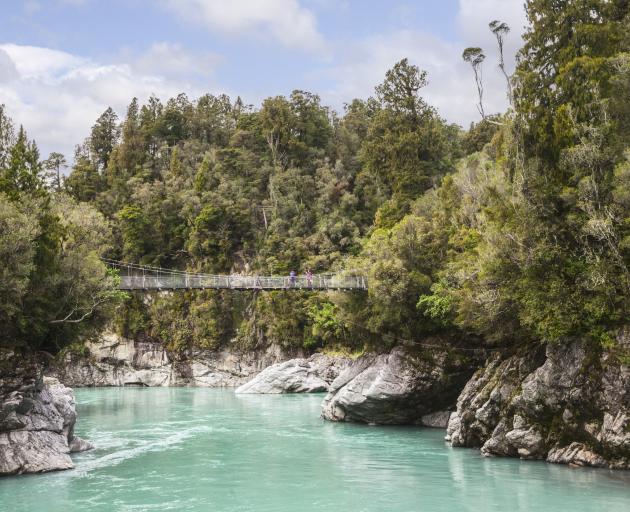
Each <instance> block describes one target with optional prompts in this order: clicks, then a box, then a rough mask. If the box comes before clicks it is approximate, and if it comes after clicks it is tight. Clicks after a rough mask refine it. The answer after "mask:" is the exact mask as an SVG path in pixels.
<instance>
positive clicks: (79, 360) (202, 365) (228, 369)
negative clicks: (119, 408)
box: [50, 332, 290, 387]
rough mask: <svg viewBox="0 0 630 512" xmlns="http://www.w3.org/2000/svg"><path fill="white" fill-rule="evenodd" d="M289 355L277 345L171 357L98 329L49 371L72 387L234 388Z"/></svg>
mask: <svg viewBox="0 0 630 512" xmlns="http://www.w3.org/2000/svg"><path fill="white" fill-rule="evenodd" d="M289 358H290V355H289V354H287V353H285V352H284V351H283V350H281V349H280V348H279V347H277V346H274V345H272V346H270V347H268V348H267V349H265V350H258V351H252V352H245V353H236V352H231V351H229V350H219V351H211V350H195V351H193V352H191V353H188V354H182V355H181V356H180V357H179V358H178V360H173V359H171V357H170V356H169V354H168V352H167V351H166V349H165V348H164V346H163V345H161V344H160V343H154V342H150V341H134V340H129V339H126V338H123V337H121V336H118V335H116V334H114V333H112V332H104V333H102V334H101V336H100V338H99V339H98V340H96V341H93V342H88V343H86V345H85V351H84V352H82V353H67V354H66V355H65V356H64V358H63V359H62V360H61V361H60V362H59V363H58V364H57V365H56V367H55V368H53V369H52V370H51V372H50V375H52V376H54V377H57V378H58V379H59V380H60V381H61V382H63V383H64V384H67V385H68V386H72V387H83V386H200V387H237V386H240V385H242V384H244V383H245V382H247V381H249V380H250V379H251V378H252V377H254V376H255V375H257V374H258V373H259V372H260V371H261V370H263V369H264V368H266V367H267V366H269V365H272V364H275V363H278V362H281V361H286V360H287V359H289Z"/></svg>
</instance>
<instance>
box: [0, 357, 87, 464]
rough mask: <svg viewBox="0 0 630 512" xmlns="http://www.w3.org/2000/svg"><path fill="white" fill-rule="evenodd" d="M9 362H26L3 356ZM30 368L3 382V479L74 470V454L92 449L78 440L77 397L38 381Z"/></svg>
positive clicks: (51, 383) (49, 381)
mask: <svg viewBox="0 0 630 512" xmlns="http://www.w3.org/2000/svg"><path fill="white" fill-rule="evenodd" d="M0 359H2V360H3V362H7V361H13V364H14V365H15V366H18V365H20V364H21V363H22V362H23V361H24V360H23V358H21V357H20V358H18V357H17V356H16V355H15V354H12V353H10V352H8V351H3V352H2V354H0ZM27 366H31V365H30V363H28V364H27V365H26V366H25V367H22V368H21V369H20V370H21V371H22V372H23V374H24V375H23V378H22V379H21V381H20V379H17V378H15V377H16V376H17V374H18V373H20V371H14V372H13V375H9V376H8V377H7V378H0V475H7V474H9V475H12V474H21V473H39V472H44V471H54V470H60V469H70V468H72V467H73V464H72V460H71V459H70V453H71V452H75V451H84V450H89V449H90V448H92V445H91V444H90V443H88V442H87V441H84V440H82V439H80V438H79V437H77V436H75V435H74V424H75V422H76V418H77V416H76V412H75V401H74V394H73V393H72V390H71V389H70V388H67V387H66V386H64V385H62V384H60V383H59V381H58V380H57V379H52V378H47V377H45V378H43V379H41V380H40V379H38V378H36V377H33V376H32V375H33V373H32V371H33V370H38V371H39V372H40V373H41V368H38V367H37V366H36V365H35V366H34V367H32V368H31V367H27Z"/></svg>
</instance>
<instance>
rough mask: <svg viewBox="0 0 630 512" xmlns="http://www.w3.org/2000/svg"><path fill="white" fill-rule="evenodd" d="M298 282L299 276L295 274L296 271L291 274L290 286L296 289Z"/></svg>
mask: <svg viewBox="0 0 630 512" xmlns="http://www.w3.org/2000/svg"><path fill="white" fill-rule="evenodd" d="M296 280H297V274H296V273H295V270H292V271H291V272H289V284H290V285H291V286H292V287H293V288H295V284H296Z"/></svg>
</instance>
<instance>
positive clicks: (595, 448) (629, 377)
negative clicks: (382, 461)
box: [446, 331, 630, 469]
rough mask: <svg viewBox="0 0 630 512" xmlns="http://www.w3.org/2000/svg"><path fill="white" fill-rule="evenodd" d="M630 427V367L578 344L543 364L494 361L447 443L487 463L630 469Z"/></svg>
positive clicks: (530, 358) (560, 348)
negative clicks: (477, 453)
mask: <svg viewBox="0 0 630 512" xmlns="http://www.w3.org/2000/svg"><path fill="white" fill-rule="evenodd" d="M624 336H625V337H626V338H628V332H627V331H624V333H622V334H621V335H620V340H619V343H620V344H622V343H624V342H625V341H623V337H624ZM626 341H628V340H626ZM629 427H630V371H629V369H628V367H627V366H625V365H623V364H621V363H620V362H619V359H618V358H617V357H616V356H615V354H614V353H613V352H609V351H605V350H604V351H602V352H601V353H598V352H594V350H593V348H592V347H590V346H589V345H587V344H584V343H581V342H572V343H567V344H565V345H549V346H547V347H546V350H545V353H544V354H543V355H542V357H540V356H537V355H535V354H534V355H532V354H525V355H514V356H510V357H501V356H500V355H499V354H495V355H493V356H492V357H491V358H490V359H489V360H488V361H487V363H486V366H485V368H482V369H481V370H479V371H478V372H476V373H475V375H474V376H473V378H472V379H470V381H469V382H468V383H467V384H466V386H465V387H464V390H463V391H462V392H461V394H460V396H459V398H458V400H457V411H456V413H454V414H453V415H452V416H451V418H450V420H449V425H448V427H447V436H446V440H447V441H448V442H449V443H450V444H451V445H452V446H469V447H481V452H482V454H483V455H486V456H490V455H496V456H518V457H522V458H535V459H547V460H548V461H549V462H556V463H564V464H574V465H578V466H583V465H590V466H597V467H601V466H605V467H611V468H627V469H630V428H629ZM567 440H568V441H567Z"/></svg>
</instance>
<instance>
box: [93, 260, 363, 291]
mask: <svg viewBox="0 0 630 512" xmlns="http://www.w3.org/2000/svg"><path fill="white" fill-rule="evenodd" d="M103 261H104V262H105V263H106V264H107V265H109V266H110V267H112V268H115V269H117V270H118V271H119V276H120V286H119V288H120V289H122V290H178V289H207V288H211V289H224V288H226V289H233V290H257V289H258V290H289V289H313V290H367V279H366V277H365V276H356V275H348V274H347V273H346V274H315V275H312V276H306V275H300V276H294V277H290V276H257V275H242V274H230V275H213V274H201V273H192V272H186V271H183V270H171V269H164V268H160V267H151V266H148V265H137V264H134V263H125V262H120V261H115V260H103Z"/></svg>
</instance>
